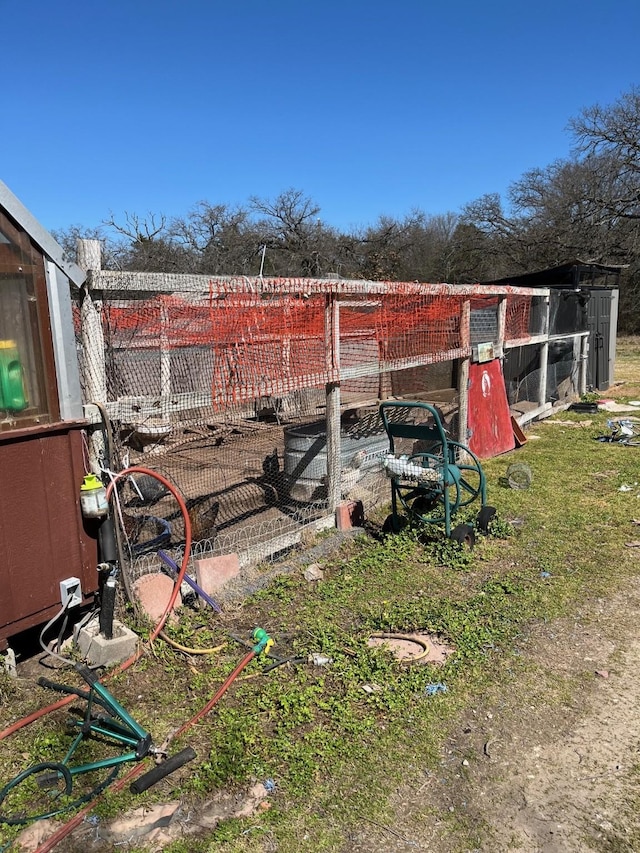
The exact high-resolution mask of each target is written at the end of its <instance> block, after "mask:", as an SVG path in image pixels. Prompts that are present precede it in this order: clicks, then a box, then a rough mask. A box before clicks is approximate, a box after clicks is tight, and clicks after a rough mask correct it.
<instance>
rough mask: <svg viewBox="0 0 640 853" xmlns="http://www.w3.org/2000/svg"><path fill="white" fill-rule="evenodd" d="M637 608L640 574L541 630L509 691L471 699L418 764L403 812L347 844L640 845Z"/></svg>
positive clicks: (453, 851)
mask: <svg viewBox="0 0 640 853" xmlns="http://www.w3.org/2000/svg"><path fill="white" fill-rule="evenodd" d="M637 558H638V568H639V569H640V549H638V557H637ZM639 607H640V578H636V579H634V581H633V582H632V583H630V584H629V585H628V587H627V588H626V589H624V590H623V591H622V592H621V593H620V594H618V595H616V596H615V597H613V598H611V599H607V600H602V599H601V600H597V601H591V602H589V603H588V605H586V606H585V607H584V608H582V609H581V610H580V611H579V612H577V613H576V614H575V616H574V618H573V619H567V620H556V621H553V622H549V623H547V624H545V625H541V626H539V627H537V628H536V629H534V631H533V633H532V634H531V635H530V636H529V637H528V638H525V640H524V641H523V643H522V652H521V657H522V672H520V673H519V675H518V682H517V684H514V689H513V691H510V690H509V691H504V692H503V693H502V695H499V696H495V697H490V699H489V700H488V701H487V703H486V704H485V705H484V706H483V707H476V708H474V709H472V710H471V711H470V712H469V714H468V716H467V718H466V720H465V721H464V722H463V724H462V725H461V726H459V727H458V728H457V732H458V733H457V735H456V737H455V739H453V740H452V741H451V742H450V743H448V744H447V746H446V747H445V749H444V751H443V754H442V759H441V767H440V770H439V771H438V772H437V773H435V774H434V773H425V772H422V775H419V771H417V772H415V773H412V774H411V775H412V777H413V778H411V779H410V780H409V781H408V782H407V783H406V784H405V785H404V786H403V787H402V788H401V789H399V790H398V791H397V792H396V793H395V795H394V797H393V809H394V811H395V819H394V820H391V821H389V822H388V823H387V824H386V825H384V826H383V825H382V824H379V825H367V826H363V827H362V829H361V831H360V832H358V833H357V835H356V836H355V837H353V838H351V839H349V840H348V842H347V843H346V844H345V847H344V848H343V850H344V853H347V851H362V853H364V851H383V850H384V851H389V852H390V853H391V851H397V853H400V851H409V850H428V851H431V853H462V851H465V853H475V851H483V853H484V851H507V850H509V851H523V853H525V852H526V853H534V851H535V853H538V852H539V851H542V852H543V853H560V851H562V853H579V851H588V850H589V851H590V850H595V851H620V853H623V851H624V853H635V851H639V850H640V815H638V813H637V808H636V806H637V804H638V799H639V795H638V764H639V763H640V762H639V752H640V723H639V716H638V714H639V711H640V681H639V679H638V671H639V665H640V632H639V631H638V618H637V614H638V608H639ZM523 673H525V674H527V673H528V678H526V677H525V679H524V681H523V680H522V679H523ZM527 685H528V686H529V691H527V689H526V688H527ZM442 814H445V815H447V817H445V819H442Z"/></svg>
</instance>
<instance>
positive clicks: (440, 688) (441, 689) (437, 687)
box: [424, 681, 447, 696]
mask: <svg viewBox="0 0 640 853" xmlns="http://www.w3.org/2000/svg"><path fill="white" fill-rule="evenodd" d="M424 692H425V693H426V694H427V696H435V695H436V693H446V692H447V685H446V684H443V683H442V682H441V681H436V682H434V683H433V684H427V686H426V687H425V688H424Z"/></svg>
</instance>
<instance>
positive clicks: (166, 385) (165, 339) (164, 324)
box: [160, 298, 171, 404]
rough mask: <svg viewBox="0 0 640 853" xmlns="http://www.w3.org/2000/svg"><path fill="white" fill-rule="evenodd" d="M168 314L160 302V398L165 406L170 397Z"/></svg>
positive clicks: (163, 303) (163, 301)
mask: <svg viewBox="0 0 640 853" xmlns="http://www.w3.org/2000/svg"><path fill="white" fill-rule="evenodd" d="M168 330H169V312H168V310H167V304H166V302H165V300H164V299H162V298H161V300H160V396H161V397H162V403H163V404H167V403H168V398H169V397H170V396H171V350H170V349H169V336H168Z"/></svg>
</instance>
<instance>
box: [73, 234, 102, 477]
mask: <svg viewBox="0 0 640 853" xmlns="http://www.w3.org/2000/svg"><path fill="white" fill-rule="evenodd" d="M100 253H101V249H100V241H99V240H78V241H77V244H76V256H77V263H78V266H79V267H80V268H81V269H84V270H86V271H87V272H88V273H91V272H94V271H96V272H98V271H99V270H100V268H101V260H100ZM101 315H102V302H101V301H100V300H94V295H93V293H92V290H91V275H89V276H87V283H86V284H85V286H84V294H83V298H82V304H81V306H80V327H81V335H82V353H83V359H82V379H83V382H82V384H83V386H84V389H83V390H84V402H85V404H86V403H102V404H104V403H106V402H107V372H106V366H105V358H104V334H103V331H102V316H101ZM104 462H105V446H104V440H103V437H102V430H94V431H93V432H92V433H90V435H89V464H90V466H91V470H92V471H93V472H94V473H95V474H100V472H101V468H102V465H103V463H104Z"/></svg>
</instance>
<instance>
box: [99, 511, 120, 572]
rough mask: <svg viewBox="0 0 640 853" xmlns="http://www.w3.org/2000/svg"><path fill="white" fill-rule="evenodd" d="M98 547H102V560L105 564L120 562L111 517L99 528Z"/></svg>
mask: <svg viewBox="0 0 640 853" xmlns="http://www.w3.org/2000/svg"><path fill="white" fill-rule="evenodd" d="M98 545H99V547H100V560H101V562H103V563H117V562H118V547H117V544H116V530H115V527H114V524H113V519H112V518H111V516H109V515H108V516H107V517H106V518H105V519H104V521H102V522H101V524H100V527H99V528H98Z"/></svg>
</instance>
